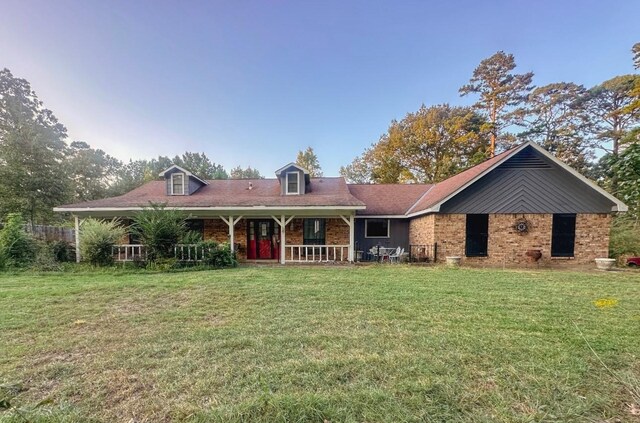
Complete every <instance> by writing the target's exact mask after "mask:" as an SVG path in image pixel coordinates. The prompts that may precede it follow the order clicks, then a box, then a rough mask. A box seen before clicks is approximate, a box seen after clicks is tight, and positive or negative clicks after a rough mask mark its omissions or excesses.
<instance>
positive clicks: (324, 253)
mask: <svg viewBox="0 0 640 423" xmlns="http://www.w3.org/2000/svg"><path fill="white" fill-rule="evenodd" d="M252 209H254V210H228V211H226V212H225V213H224V214H223V213H221V212H217V213H216V212H213V211H204V210H181V211H183V212H184V213H185V216H186V217H187V219H188V220H187V222H188V226H189V229H190V230H193V231H196V232H200V233H201V235H202V240H203V241H215V242H218V243H229V245H230V247H231V249H232V251H233V252H235V253H236V256H237V258H238V260H239V261H244V262H247V261H250V262H254V261H255V262H272V263H281V264H285V263H331V262H353V261H354V258H355V221H354V217H355V216H354V215H355V211H354V210H332V209H314V210H308V209H306V210H303V209H301V210H277V211H276V210H273V211H269V210H260V211H257V210H255V208H252ZM276 212H277V213H276ZM134 214H135V211H130V212H129V213H126V214H125V213H118V214H116V213H109V214H107V215H105V214H104V213H102V214H101V215H100V216H96V215H95V214H92V215H93V216H92V217H98V218H113V217H119V218H123V219H129V218H131V217H132V216H133V215H134ZM89 216H90V215H88V214H83V215H80V214H76V215H74V217H75V224H76V246H79V245H80V242H81V239H80V233H81V231H82V220H83V218H84V217H89ZM193 247H195V246H189V245H177V246H176V258H177V259H178V260H186V261H193V257H192V256H191V255H187V256H186V258H184V257H182V256H183V255H184V254H183V251H187V252H190V251H193V250H192V249H193ZM144 249H145V248H144V246H143V245H140V244H139V243H137V242H135V240H132V239H130V237H126V239H123V240H122V243H121V244H120V245H117V246H116V247H115V248H114V259H115V260H116V261H131V260H134V259H135V258H137V259H140V257H144ZM76 251H77V257H76V259H77V261H80V259H81V257H80V255H79V251H80V249H79V248H76Z"/></svg>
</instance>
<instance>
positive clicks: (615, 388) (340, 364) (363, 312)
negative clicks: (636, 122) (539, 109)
mask: <svg viewBox="0 0 640 423" xmlns="http://www.w3.org/2000/svg"><path fill="white" fill-rule="evenodd" d="M574 324H575V325H577V328H576V326H575V325H574ZM639 329H640V275H639V273H638V272H613V273H596V272H592V273H575V272H558V271H556V272H553V271H509V270H506V271H505V270H477V269H476V270H473V269H444V268H424V267H403V266H380V267H379V266H373V267H318V268H296V267H287V268H281V267H273V268H255V267H254V268H238V269H231V270H223V271H205V272H182V273H164V274H163V273H157V274H153V273H127V272H118V273H114V274H109V273H100V274H98V273H85V274H83V273H78V274H47V275H45V274H43V275H29V274H18V275H2V276H0V384H4V385H5V390H6V387H7V386H9V387H11V386H14V387H17V388H16V391H19V392H18V393H17V396H16V397H15V398H12V403H13V404H17V405H18V406H19V407H22V411H19V412H18V411H16V410H15V408H14V409H12V410H9V411H5V412H0V421H8V422H14V421H15V422H22V421H25V420H24V419H25V418H26V419H27V420H26V421H34V422H81V421H82V422H85V421H102V422H111V421H127V422H129V421H130V422H163V421H187V422H240V421H251V422H254V421H257V422H308V421H309V422H325V421H328V422H423V421H424V422H462V421H464V422H469V421H470V422H489V421H492V422H493V421H498V422H500V421H502V422H534V421H545V422H546V421H557V422H574V421H575V422H583V421H594V422H614V421H623V422H626V421H630V422H634V421H639V420H640V416H638V414H639V413H638V410H639V407H640V403H639V402H640V399H639V398H636V397H635V396H634V394H633V392H634V391H633V389H637V388H638V380H639V379H640V330H639ZM583 337H584V338H583ZM585 340H587V341H588V342H589V345H587V343H586V342H585ZM590 347H591V348H593V352H592V351H591V350H590ZM594 352H595V353H596V354H597V356H596V355H595V354H594ZM600 360H602V362H600ZM605 366H606V367H605ZM607 367H608V368H609V370H610V371H609V370H607ZM45 399H49V400H50V403H48V404H45V405H43V406H41V407H36V408H34V407H33V405H34V404H36V403H38V402H39V401H42V400H45Z"/></svg>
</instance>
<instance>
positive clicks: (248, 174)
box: [229, 166, 264, 179]
mask: <svg viewBox="0 0 640 423" xmlns="http://www.w3.org/2000/svg"><path fill="white" fill-rule="evenodd" d="M229 176H230V177H231V179H264V176H262V175H261V174H260V171H259V170H258V169H252V168H251V166H249V167H247V168H246V169H243V168H242V167H240V166H236V167H234V168H233V169H231V172H229Z"/></svg>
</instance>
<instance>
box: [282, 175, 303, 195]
mask: <svg viewBox="0 0 640 423" xmlns="http://www.w3.org/2000/svg"><path fill="white" fill-rule="evenodd" d="M289 175H296V179H297V183H296V185H297V186H296V188H297V190H296V192H289ZM284 193H285V195H300V172H287V174H286V175H285V183H284Z"/></svg>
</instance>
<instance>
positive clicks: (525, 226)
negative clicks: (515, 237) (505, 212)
mask: <svg viewBox="0 0 640 423" xmlns="http://www.w3.org/2000/svg"><path fill="white" fill-rule="evenodd" d="M530 228H531V224H530V223H529V221H528V220H527V219H524V218H522V219H518V220H516V223H515V224H514V225H513V229H514V230H515V231H516V232H517V233H518V234H520V235H524V234H526V233H528V232H529V229H530Z"/></svg>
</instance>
